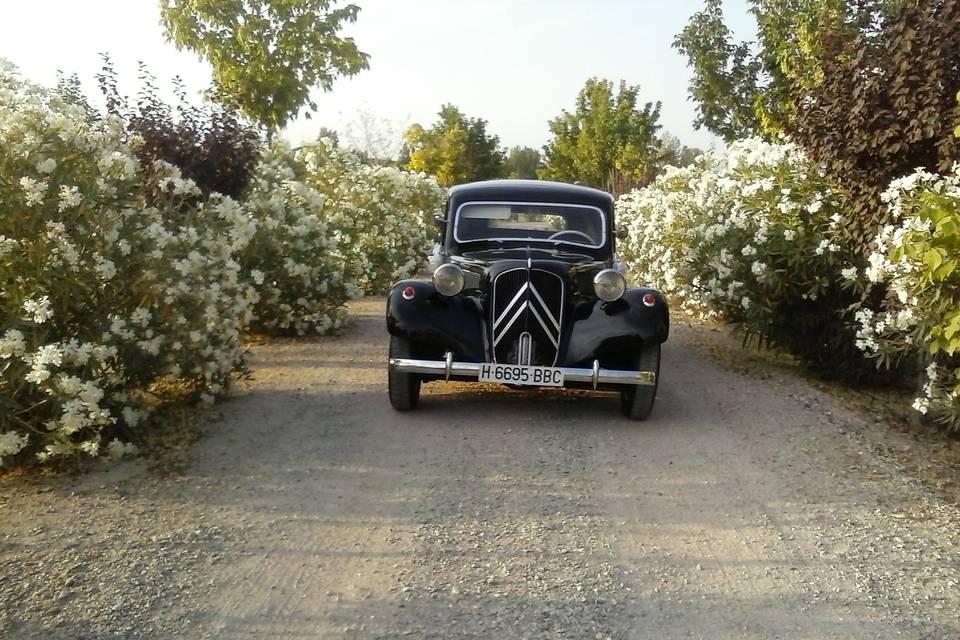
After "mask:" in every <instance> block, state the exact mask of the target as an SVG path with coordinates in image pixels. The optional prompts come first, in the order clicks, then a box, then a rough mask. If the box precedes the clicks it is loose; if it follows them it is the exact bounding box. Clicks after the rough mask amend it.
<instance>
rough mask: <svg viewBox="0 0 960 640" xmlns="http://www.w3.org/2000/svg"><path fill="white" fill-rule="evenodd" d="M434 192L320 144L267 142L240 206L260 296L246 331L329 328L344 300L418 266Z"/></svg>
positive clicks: (246, 257)
mask: <svg viewBox="0 0 960 640" xmlns="http://www.w3.org/2000/svg"><path fill="white" fill-rule="evenodd" d="M442 199H443V191H442V190H441V189H440V188H439V187H438V186H437V184H436V182H435V181H434V180H433V179H432V178H427V177H426V176H423V175H416V174H411V173H407V172H404V171H400V170H398V169H395V168H391V167H376V166H369V165H366V164H363V163H362V162H360V160H359V159H358V158H357V157H356V156H355V155H354V154H352V153H349V152H346V151H342V150H339V149H336V148H334V147H333V146H332V145H331V144H329V143H328V142H327V141H321V142H319V143H318V144H316V145H314V146H312V147H308V148H304V149H300V150H298V151H297V152H292V151H291V150H290V149H288V148H286V147H285V146H283V145H282V144H278V145H275V146H274V148H273V149H271V150H270V152H269V153H267V154H265V155H264V158H263V159H262V161H261V163H260V164H259V166H258V168H257V171H256V177H255V179H254V185H253V188H252V190H251V193H250V195H249V197H248V199H247V201H246V202H245V205H244V206H245V208H246V210H247V211H248V213H249V216H250V219H251V220H253V221H255V222H256V224H257V225H258V229H259V230H258V232H257V233H256V234H255V235H254V237H253V239H252V241H251V242H250V245H249V246H248V247H247V248H246V249H245V250H244V252H243V259H242V262H243V265H244V267H245V268H246V269H248V270H249V272H250V274H251V277H252V279H253V282H254V283H256V285H257V288H258V289H259V290H260V294H261V299H260V303H259V304H258V305H257V307H256V320H255V325H254V326H255V328H257V329H260V330H265V331H284V332H290V333H296V334H299V335H303V334H305V333H308V332H315V333H326V332H328V331H330V330H333V329H336V328H337V327H339V326H340V324H341V323H342V321H343V305H344V303H345V302H346V301H347V299H348V298H351V297H355V296H357V295H360V294H362V293H365V292H366V293H372V292H381V291H384V290H386V289H387V288H389V287H390V285H392V284H393V282H394V281H396V280H398V279H402V278H406V277H409V276H411V275H413V274H415V273H416V272H417V271H418V270H419V269H420V267H421V265H422V263H423V261H424V257H425V255H426V254H427V252H428V250H429V246H430V240H431V238H432V236H431V234H430V230H431V229H432V226H430V225H428V222H427V221H428V220H429V219H430V216H431V214H432V213H433V212H434V211H436V210H437V209H438V208H439V207H440V203H441V202H442Z"/></svg>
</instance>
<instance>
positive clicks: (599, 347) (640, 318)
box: [565, 288, 670, 366]
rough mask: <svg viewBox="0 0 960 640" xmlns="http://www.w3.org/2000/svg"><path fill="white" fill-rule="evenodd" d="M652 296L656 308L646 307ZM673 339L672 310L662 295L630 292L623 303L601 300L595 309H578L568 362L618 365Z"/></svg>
mask: <svg viewBox="0 0 960 640" xmlns="http://www.w3.org/2000/svg"><path fill="white" fill-rule="evenodd" d="M648 293H652V294H653V296H654V300H655V302H654V305H653V306H652V307H648V306H646V305H645V304H644V303H643V297H644V295H646V294H648ZM669 335H670V310H669V308H668V307H667V301H666V300H665V299H664V297H663V296H662V295H661V294H660V292H659V291H656V290H654V289H647V288H635V289H627V291H626V292H624V294H623V297H621V298H620V299H619V300H616V301H614V302H602V301H600V300H597V301H596V302H594V303H593V305H592V306H587V307H586V308H581V309H578V312H577V313H576V317H575V318H574V323H573V327H572V328H571V331H570V341H569V344H568V346H567V357H566V358H565V360H566V362H567V364H568V366H577V365H578V364H579V363H583V362H590V361H592V360H593V359H594V358H600V359H601V360H607V361H611V360H613V361H616V360H619V359H621V358H622V357H628V356H630V354H633V353H635V352H636V351H637V350H638V349H639V348H640V347H641V346H643V345H644V344H649V343H658V344H659V343H661V342H665V341H666V340H667V337H668V336H669Z"/></svg>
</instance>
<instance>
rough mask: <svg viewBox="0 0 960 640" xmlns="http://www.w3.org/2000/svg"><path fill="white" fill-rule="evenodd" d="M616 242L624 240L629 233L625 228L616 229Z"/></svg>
mask: <svg viewBox="0 0 960 640" xmlns="http://www.w3.org/2000/svg"><path fill="white" fill-rule="evenodd" d="M616 235H617V240H626V239H627V236H628V235H629V232H628V231H627V228H626V227H617V232H616Z"/></svg>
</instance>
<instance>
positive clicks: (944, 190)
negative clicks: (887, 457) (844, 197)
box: [857, 166, 960, 431]
mask: <svg viewBox="0 0 960 640" xmlns="http://www.w3.org/2000/svg"><path fill="white" fill-rule="evenodd" d="M958 170H960V167H958V166H955V167H954V171H953V173H951V174H949V175H946V176H939V175H934V174H930V173H926V172H924V171H917V172H916V173H914V174H912V175H910V176H907V177H905V178H901V179H898V180H895V181H894V182H893V183H892V184H891V185H890V188H889V189H888V190H887V191H886V192H885V193H884V194H883V196H882V198H883V201H884V202H886V203H888V206H889V208H890V214H891V218H892V219H894V220H898V221H899V223H898V224H892V225H887V226H885V227H884V228H883V229H881V230H880V232H879V233H878V235H877V237H876V238H875V240H874V247H875V249H874V251H873V253H872V254H871V255H870V257H869V266H868V267H867V269H866V276H867V278H868V279H869V281H870V282H871V283H872V284H873V286H875V287H877V286H878V285H880V286H879V287H878V288H880V289H881V290H885V292H886V296H885V297H884V299H883V303H882V305H881V306H880V308H879V311H874V310H871V309H869V308H863V309H861V310H860V311H858V312H857V320H858V322H859V325H860V329H859V332H858V334H857V345H858V346H859V347H860V348H861V349H863V350H864V351H865V352H866V353H868V354H870V355H872V356H873V357H875V358H877V359H878V360H879V362H880V364H882V365H888V366H889V365H891V364H893V363H895V362H897V361H899V360H902V359H909V360H914V361H915V362H917V364H919V365H921V366H925V373H926V375H925V380H924V383H923V385H922V394H921V395H920V396H919V397H918V398H917V399H916V400H915V401H914V404H913V406H914V408H915V409H916V410H918V411H920V412H921V413H925V414H930V415H931V416H932V417H933V419H934V420H936V421H938V422H940V423H942V424H944V425H946V426H947V427H948V428H950V429H952V430H955V431H956V430H960V172H958Z"/></svg>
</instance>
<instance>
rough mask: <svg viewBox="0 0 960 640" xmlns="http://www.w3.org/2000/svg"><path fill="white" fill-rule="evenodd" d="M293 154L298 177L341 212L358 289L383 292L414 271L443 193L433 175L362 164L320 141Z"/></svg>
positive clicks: (423, 255) (424, 254)
mask: <svg viewBox="0 0 960 640" xmlns="http://www.w3.org/2000/svg"><path fill="white" fill-rule="evenodd" d="M298 157H299V158H300V159H302V161H303V162H304V163H305V166H306V175H305V177H304V182H306V183H307V184H308V185H310V186H311V187H313V188H314V189H316V190H317V191H319V192H320V193H322V194H323V195H324V196H325V197H326V199H327V201H328V203H329V206H328V211H329V212H330V215H331V216H342V218H341V219H339V220H338V223H337V226H338V228H339V229H340V230H341V233H342V234H343V236H342V239H341V240H342V242H341V244H342V246H343V247H344V251H345V252H346V253H347V255H349V256H350V258H351V259H352V260H354V261H355V262H356V265H357V269H358V279H357V284H358V285H359V287H360V288H361V289H362V290H363V292H364V293H367V294H375V293H383V292H385V291H387V290H388V289H389V288H390V286H391V285H392V284H393V283H394V282H396V281H397V280H402V279H403V278H409V277H410V276H413V275H416V274H417V273H418V272H419V271H420V269H421V268H422V267H423V266H424V263H425V260H426V257H427V254H428V253H429V252H430V249H431V247H432V244H433V240H434V237H435V235H436V227H435V226H434V222H433V214H434V213H436V212H438V211H440V209H441V208H442V207H443V202H444V198H445V193H444V191H443V189H441V188H440V186H439V185H438V184H437V182H436V180H435V179H434V178H433V177H430V176H427V175H426V174H423V173H410V172H408V171H402V170H400V169H397V168H395V167H383V166H377V165H371V164H365V163H363V162H362V161H361V160H360V158H359V157H358V156H357V155H356V154H354V153H351V152H349V151H345V150H342V149H336V148H334V147H333V146H332V145H331V144H330V143H329V141H325V140H322V141H320V142H319V143H317V144H316V145H314V146H312V147H309V148H305V149H301V150H300V151H299V152H298Z"/></svg>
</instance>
